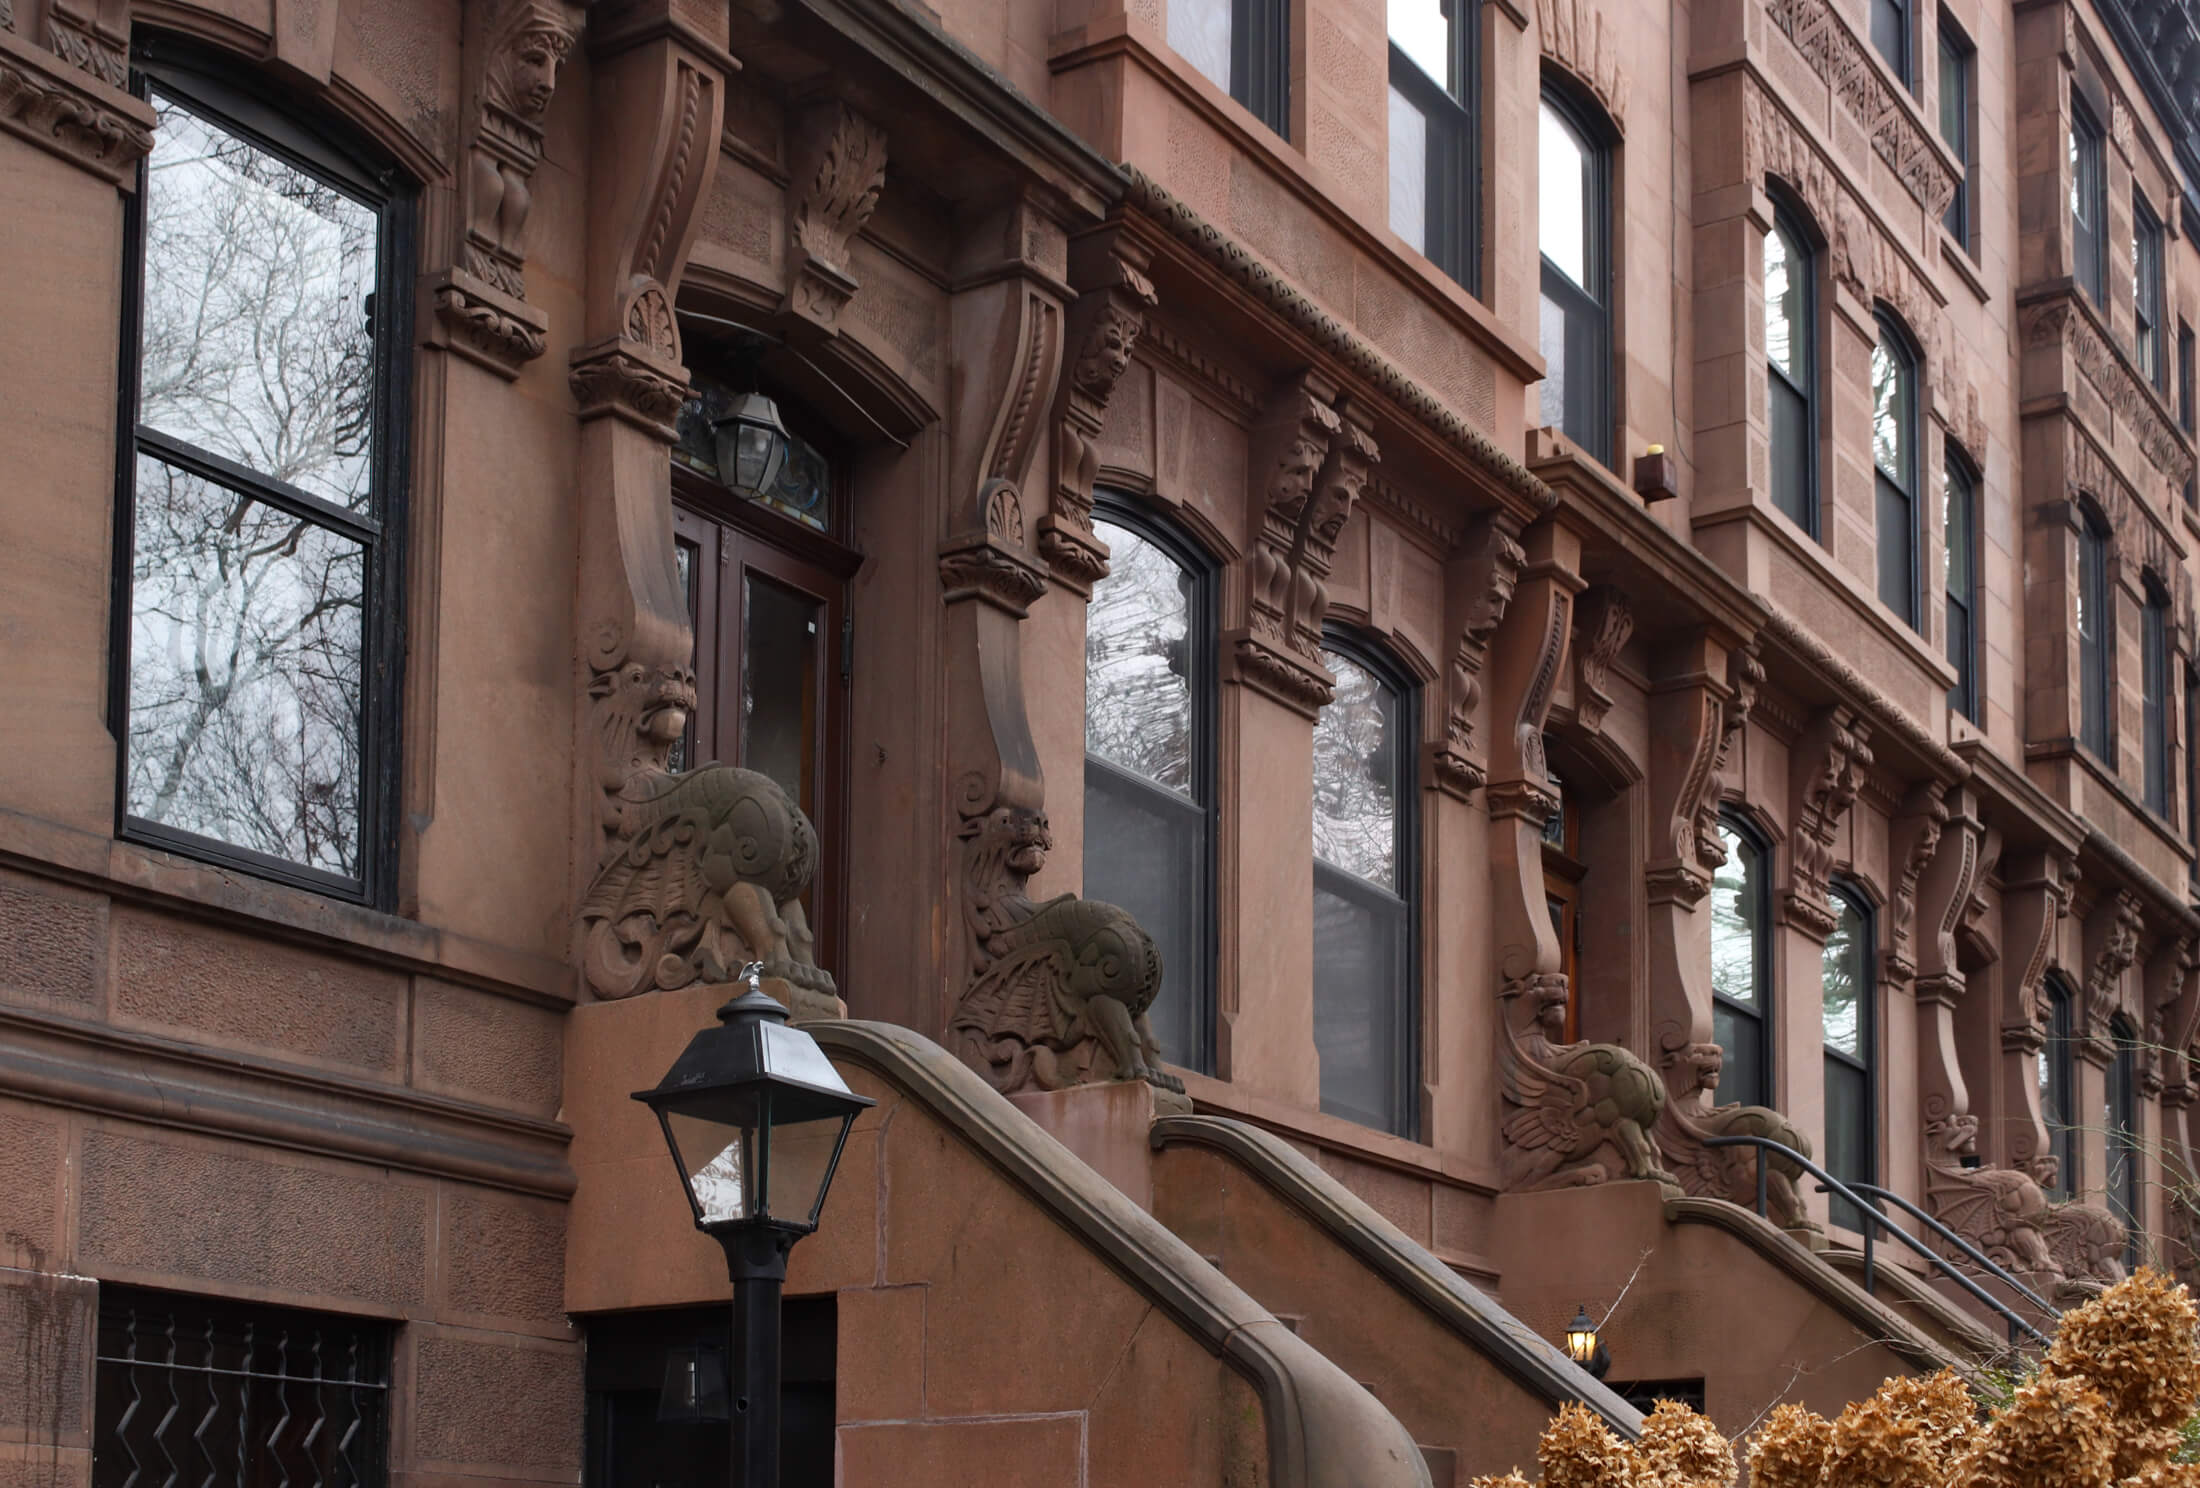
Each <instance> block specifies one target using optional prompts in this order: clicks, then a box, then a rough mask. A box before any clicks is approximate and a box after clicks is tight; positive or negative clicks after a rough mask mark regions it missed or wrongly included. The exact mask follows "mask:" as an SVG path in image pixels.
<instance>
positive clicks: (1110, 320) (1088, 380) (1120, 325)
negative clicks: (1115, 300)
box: [1071, 307, 1141, 399]
mask: <svg viewBox="0 0 2200 1488" xmlns="http://www.w3.org/2000/svg"><path fill="white" fill-rule="evenodd" d="M1140 328H1141V324H1140V322H1139V320H1138V319H1137V317H1135V316H1133V315H1130V314H1126V313H1125V312H1123V311H1120V310H1117V309H1115V308H1113V307H1109V308H1106V309H1103V310H1102V311H1101V312H1100V315H1099V318H1098V319H1097V320H1096V321H1095V322H1094V324H1093V328H1092V335H1091V336H1090V337H1089V338H1088V339H1087V340H1086V342H1085V347H1084V351H1083V353H1082V354H1081V355H1080V356H1079V357H1078V358H1077V366H1076V368H1075V370H1074V371H1073V372H1072V373H1071V376H1072V377H1073V378H1074V379H1075V382H1076V385H1077V388H1078V390H1079V391H1081V392H1086V393H1090V394H1092V395H1093V396H1094V397H1097V398H1103V399H1104V398H1106V397H1107V396H1108V394H1109V393H1110V392H1112V391H1113V390H1114V388H1115V385H1116V384H1117V383H1118V382H1120V381H1122V379H1123V374H1124V373H1125V372H1127V371H1129V370H1130V365H1131V347H1132V345H1133V344H1134V343H1136V341H1137V340H1138V333H1139V330H1140Z"/></svg>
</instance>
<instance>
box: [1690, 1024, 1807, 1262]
mask: <svg viewBox="0 0 2200 1488" xmlns="http://www.w3.org/2000/svg"><path fill="white" fill-rule="evenodd" d="M1665 1063H1666V1064H1667V1065H1668V1067H1669V1068H1670V1069H1671V1071H1672V1072H1671V1073H1670V1074H1669V1075H1668V1077H1667V1078H1668V1080H1669V1081H1670V1082H1671V1089H1672V1093H1671V1095H1670V1096H1669V1098H1668V1099H1667V1101H1666V1104H1665V1111H1664V1114H1663V1116H1662V1117H1661V1118H1660V1120H1659V1122H1658V1150H1659V1151H1660V1152H1662V1153H1664V1154H1665V1159H1666V1161H1667V1162H1670V1163H1671V1164H1673V1168H1674V1172H1675V1175H1676V1176H1677V1177H1678V1178H1679V1180H1680V1185H1681V1187H1682V1188H1684V1189H1686V1190H1687V1191H1688V1192H1689V1193H1691V1194H1694V1195H1695V1196H1696V1197H1698V1198H1711V1199H1726V1200H1729V1201H1730V1202H1732V1203H1736V1204H1740V1205H1743V1206H1744V1207H1746V1208H1751V1209H1754V1208H1755V1207H1756V1205H1757V1164H1758V1162H1759V1161H1760V1160H1761V1159H1763V1158H1765V1157H1766V1156H1767V1154H1766V1152H1765V1150H1764V1149H1763V1148H1761V1147H1754V1146H1735V1147H1706V1146H1705V1145H1704V1144H1703V1139H1704V1138H1706V1137H1765V1138H1768V1139H1770V1140H1772V1141H1775V1142H1778V1143H1779V1144H1780V1145H1781V1146H1783V1147H1788V1148H1792V1149H1793V1150H1794V1151H1797V1152H1800V1153H1802V1154H1803V1156H1805V1157H1809V1156H1811V1148H1810V1138H1808V1137H1806V1136H1804V1135H1803V1133H1802V1132H1800V1131H1799V1130H1797V1129H1796V1127H1795V1125H1794V1123H1793V1122H1791V1121H1789V1120H1788V1119H1787V1117H1785V1116H1783V1115H1781V1114H1780V1113H1779V1112H1778V1111H1775V1110H1773V1109H1772V1108H1771V1107H1770V1106H1745V1105H1741V1104H1738V1103H1737V1104H1733V1105H1725V1106H1714V1105H1712V1104H1711V1100H1712V1096H1713V1095H1714V1094H1715V1093H1716V1092H1717V1090H1718V1088H1719V1076H1720V1075H1721V1074H1722V1073H1724V1072H1725V1069H1726V1051H1725V1050H1724V1049H1722V1048H1720V1047H1719V1046H1718V1045H1717V1044H1695V1043H1692V1044H1683V1045H1682V1046H1681V1047H1679V1048H1677V1049H1674V1050H1672V1051H1671V1052H1670V1053H1668V1054H1667V1055H1666V1056H1665ZM1802 1181H1803V1170H1802V1168H1801V1167H1799V1166H1798V1165H1797V1164H1796V1162H1795V1160H1794V1159H1793V1158H1789V1157H1783V1156H1781V1155H1779V1154H1778V1153H1773V1154H1770V1161H1769V1162H1768V1163H1767V1165H1766V1168H1765V1217H1766V1218H1768V1219H1770V1220H1771V1221H1772V1222H1773V1223H1774V1224H1776V1225H1778V1226H1779V1227H1780V1228H1781V1229H1783V1230H1800V1231H1804V1232H1806V1233H1814V1232H1816V1231H1817V1230H1818V1228H1819V1226H1818V1224H1817V1222H1816V1221H1814V1220H1813V1219H1812V1218H1811V1217H1810V1213H1809V1211H1808V1210H1806V1209H1805V1208H1804V1207H1803V1200H1802V1196H1801V1195H1800V1194H1799V1193H1797V1192H1796V1185H1797V1184H1799V1183H1801V1182H1802Z"/></svg>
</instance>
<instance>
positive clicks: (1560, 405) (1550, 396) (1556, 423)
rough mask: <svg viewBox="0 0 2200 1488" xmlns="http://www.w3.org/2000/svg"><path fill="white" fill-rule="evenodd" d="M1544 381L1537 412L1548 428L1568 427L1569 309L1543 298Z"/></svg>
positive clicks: (1548, 298) (1546, 297) (1541, 385)
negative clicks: (1567, 350) (1567, 358)
mask: <svg viewBox="0 0 2200 1488" xmlns="http://www.w3.org/2000/svg"><path fill="white" fill-rule="evenodd" d="M1539 328H1540V330H1541V333H1542V334H1541V339H1542V348H1541V349H1542V352H1543V381H1542V382H1541V383H1540V384H1539V385H1538V386H1539V388H1540V391H1539V393H1538V395H1537V396H1538V400H1539V401H1538V408H1539V410H1540V414H1539V416H1540V417H1541V419H1542V421H1543V423H1544V425H1545V426H1547V427H1549V428H1553V429H1563V428H1564V427H1566V377H1567V366H1566V308H1565V307H1564V306H1563V305H1561V304H1559V303H1558V302H1557V301H1556V300H1554V299H1552V298H1551V297H1550V296H1549V295H1545V296H1543V303H1542V311H1541V319H1540V321H1539Z"/></svg>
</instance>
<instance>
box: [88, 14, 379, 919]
mask: <svg viewBox="0 0 2200 1488" xmlns="http://www.w3.org/2000/svg"><path fill="white" fill-rule="evenodd" d="M198 57H199V54H198V53H197V52H195V51H192V50H188V49H186V48H185V47H184V46H182V45H181V44H180V43H168V42H165V41H164V40H149V41H146V42H143V43H141V44H140V46H139V48H138V50H137V52H136V53H135V55H134V57H133V74H132V76H133V82H134V85H135V87H136V88H137V90H138V92H139V93H140V94H141V96H143V97H145V98H146V99H147V101H148V102H150V103H151V105H152V108H153V112H154V116H155V118H156V121H157V123H156V127H155V129H154V134H153V148H152V152H151V154H150V155H149V156H148V157H147V158H146V160H145V161H144V163H143V166H142V168H141V173H140V176H139V183H138V184H139V189H138V191H137V192H136V193H135V195H134V196H133V198H132V207H131V227H132V235H131V249H130V263H129V269H128V274H129V277H128V279H127V280H126V284H127V286H128V288H127V289H126V292H125V304H126V305H127V307H128V314H127V320H126V324H125V327H124V333H123V358H122V363H123V385H122V389H121V407H122V428H121V445H122V448H121V457H120V459H119V460H118V462H117V464H118V487H119V489H118V503H119V507H120V517H119V520H118V522H117V524H116V525H117V543H118V548H119V553H118V568H119V571H120V582H119V583H118V585H117V589H118V599H119V605H118V613H117V616H116V627H115V628H116V632H117V634H116V644H117V649H118V651H119V653H120V655H119V657H118V662H117V665H116V667H115V671H114V675H115V679H116V680H115V684H114V695H113V703H112V707H113V710H114V717H115V720H116V730H115V731H116V733H117V734H118V735H119V736H120V739H121V742H122V749H121V756H122V758H121V767H120V774H121V781H120V817H121V822H120V826H121V830H122V832H123V833H124V834H125V835H127V836H130V837H133V838H136V839H139V840H142V841H146V842H150V843H153V844H155V845H158V846H161V847H165V848H168V849H171V850H174V851H178V852H182V853H186V854H190V855H193V856H197V857H203V858H208V859H212V860H216V861H219V862H222V863H225V864H228V865H231V866H234V867H237V868H241V869H243V870H245V871H247V872H251V873H256V874H261V875H264V876H267V877H271V878H277V879H282V880H285V881H288V882H292V883H297V884H300V885H303V886H306V887H310V888H314V889H318V890H321V891H323V892H327V893H330V894H333V895H337V896H340V897H344V898H349V899H354V900H359V901H363V902H371V903H386V902H387V900H388V899H389V897H390V895H391V892H392V890H393V887H394V879H395V874H394V870H395V862H394V858H395V852H394V836H395V834H394V825H395V821H396V816H397V809H398V790H397V781H398V774H399V770H398V759H397V722H396V720H397V703H398V673H399V668H400V664H401V661H402V658H403V633H402V629H401V620H400V609H399V601H398V595H399V582H400V573H399V569H400V564H401V558H402V554H403V551H404V542H403V532H404V528H403V511H404V501H403V483H404V470H405V428H406V415H405V409H406V373H407V352H408V347H409V343H410V338H411V334H412V320H411V316H410V313H409V309H408V305H409V300H410V295H411V290H410V286H411V283H412V271H411V267H410V259H411V230H412V215H413V199H412V195H411V191H410V188H409V187H407V186H406V185H404V184H403V183H402V182H401V181H400V180H399V179H398V177H397V175H396V172H395V170H394V168H393V167H392V166H391V164H390V163H389V162H388V161H387V160H384V159H383V158H381V157H380V156H378V155H377V154H375V153H374V152H373V151H371V150H369V149H367V148H366V147H365V146H364V145H362V144H360V143H358V142H355V141H352V140H350V139H349V138H347V137H344V136H341V135H339V134H337V133H333V132H330V131H326V130H324V129H321V128H318V127H314V126H309V125H307V124H305V123H303V122H301V121H300V120H298V119H296V118H294V117H292V116H291V115H290V114H288V113H286V112H284V111H282V110H280V109H278V108H277V107H276V106H274V105H273V104H272V103H271V102H270V95H269V94H268V93H267V92H265V91H264V90H260V89H256V88H253V87H252V86H251V85H250V84H249V82H247V81H244V80H242V79H232V78H229V77H226V76H224V75H222V74H221V73H220V72H219V71H217V70H215V69H214V68H211V67H203V66H201V65H200V63H199V62H198V60H197V59H198Z"/></svg>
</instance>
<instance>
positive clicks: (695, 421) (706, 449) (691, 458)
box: [672, 377, 833, 532]
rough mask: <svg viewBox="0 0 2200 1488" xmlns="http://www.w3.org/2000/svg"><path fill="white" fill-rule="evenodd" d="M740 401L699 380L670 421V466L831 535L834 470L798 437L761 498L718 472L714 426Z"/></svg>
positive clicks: (724, 388) (719, 386)
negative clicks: (672, 434) (681, 467)
mask: <svg viewBox="0 0 2200 1488" xmlns="http://www.w3.org/2000/svg"><path fill="white" fill-rule="evenodd" d="M738 396H739V395H737V394H736V393H734V392H733V390H732V389H730V388H728V387H727V386H726V385H725V384H723V383H719V382H713V381H711V380H710V379H708V378H700V377H699V378H697V379H696V383H695V396H693V397H691V398H689V399H688V400H687V402H685V403H683V404H681V405H680V412H679V414H678V416H677V417H676V418H675V420H674V432H675V435H676V440H675V443H674V444H673V447H672V458H673V460H674V461H675V462H676V463H678V464H681V465H685V466H686V467H687V468H688V469H690V470H692V471H694V472H695V473H696V474H698V475H704V476H708V477H709V478H710V479H712V480H714V481H717V482H718V483H719V484H720V485H722V486H725V487H726V489H727V490H729V491H735V492H736V494H738V495H740V496H741V498H742V499H743V500H745V501H754V502H755V503H756V504H758V505H759V506H767V507H770V508H771V509H772V510H773V511H776V512H778V513H780V514H781V515H782V516H788V517H792V518H794V519H795V520H796V521H797V522H800V523H801V524H802V525H803V526H805V527H808V528H811V529H813V530H815V531H818V532H829V531H831V530H832V512H833V502H832V494H833V472H832V466H831V465H830V464H829V463H828V462H827V461H826V459H825V456H824V453H823V452H822V451H820V450H819V449H818V448H817V447H816V446H815V445H813V444H811V443H810V442H809V441H808V440H806V439H804V438H803V437H802V436H801V435H799V434H792V433H790V434H789V435H788V436H787V448H786V452H785V454H784V455H783V457H782V458H781V460H780V464H779V474H778V475H777V476H775V477H773V479H772V483H771V485H770V486H769V487H767V488H766V489H765V490H763V491H761V492H758V493H755V494H751V493H749V492H747V491H740V490H738V489H737V488H736V487H735V486H734V485H733V483H732V482H731V481H730V480H728V479H727V478H726V475H725V474H724V473H722V472H721V471H720V470H719V469H718V436H717V433H716V431H715V430H714V429H713V428H712V424H713V422H714V421H715V420H719V419H723V418H726V417H728V416H730V415H731V414H732V412H733V406H734V403H735V402H736V400H737V398H738Z"/></svg>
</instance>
